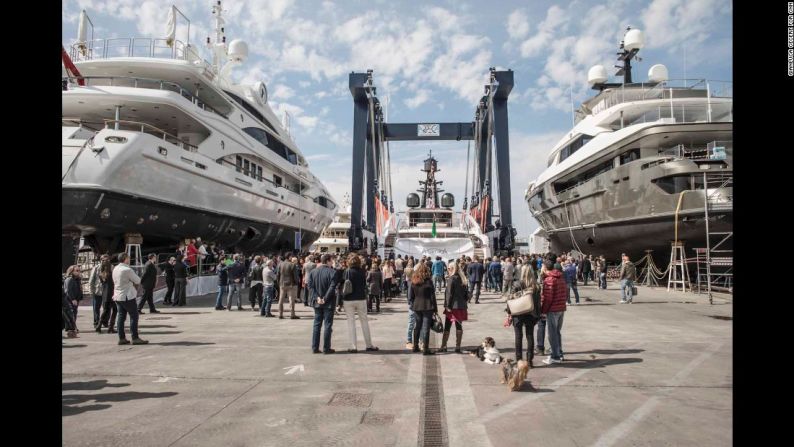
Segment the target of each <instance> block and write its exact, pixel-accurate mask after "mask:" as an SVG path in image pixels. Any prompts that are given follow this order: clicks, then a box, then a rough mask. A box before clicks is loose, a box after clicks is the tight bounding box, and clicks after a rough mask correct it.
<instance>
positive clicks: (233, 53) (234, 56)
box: [227, 39, 248, 62]
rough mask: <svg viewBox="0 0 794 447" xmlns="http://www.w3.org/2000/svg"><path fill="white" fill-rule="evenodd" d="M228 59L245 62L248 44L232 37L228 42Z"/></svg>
mask: <svg viewBox="0 0 794 447" xmlns="http://www.w3.org/2000/svg"><path fill="white" fill-rule="evenodd" d="M227 54H228V55H229V59H231V60H233V61H235V62H245V60H246V59H248V44H247V43H245V42H243V41H242V40H240V39H234V40H233V41H231V43H230V44H229V51H228V53H227Z"/></svg>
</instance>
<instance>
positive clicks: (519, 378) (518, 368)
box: [500, 359, 529, 391]
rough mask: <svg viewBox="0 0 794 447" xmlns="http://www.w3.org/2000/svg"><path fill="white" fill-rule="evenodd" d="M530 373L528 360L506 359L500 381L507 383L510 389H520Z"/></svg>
mask: <svg viewBox="0 0 794 447" xmlns="http://www.w3.org/2000/svg"><path fill="white" fill-rule="evenodd" d="M528 373H529V363H527V361H526V360H519V361H517V362H516V361H514V360H513V359H505V360H504V361H503V362H502V377H501V381H500V383H507V387H508V388H510V391H518V390H520V389H521V385H523V384H524V380H525V379H526V378H527V374H528Z"/></svg>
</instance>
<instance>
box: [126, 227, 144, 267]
mask: <svg viewBox="0 0 794 447" xmlns="http://www.w3.org/2000/svg"><path fill="white" fill-rule="evenodd" d="M124 242H125V243H126V245H127V249H126V250H125V251H126V253H127V256H129V261H130V268H132V269H133V271H135V273H137V274H138V275H140V274H141V273H142V271H143V255H142V254H141V244H142V243H143V237H142V236H141V235H140V234H139V233H126V234H124Z"/></svg>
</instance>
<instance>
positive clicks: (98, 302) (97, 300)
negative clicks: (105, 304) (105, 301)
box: [92, 295, 102, 329]
mask: <svg viewBox="0 0 794 447" xmlns="http://www.w3.org/2000/svg"><path fill="white" fill-rule="evenodd" d="M92 304H93V305H94V329H96V328H98V327H100V322H99V321H100V320H99V316H100V311H101V310H102V295H94V300H93V303H92Z"/></svg>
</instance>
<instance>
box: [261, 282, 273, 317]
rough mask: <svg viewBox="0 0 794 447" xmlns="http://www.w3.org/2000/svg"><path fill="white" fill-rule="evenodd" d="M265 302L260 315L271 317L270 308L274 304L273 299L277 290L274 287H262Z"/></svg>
mask: <svg viewBox="0 0 794 447" xmlns="http://www.w3.org/2000/svg"><path fill="white" fill-rule="evenodd" d="M262 293H263V295H264V302H263V303H262V305H260V306H259V315H270V306H271V305H272V304H273V297H274V296H275V294H276V289H275V288H274V287H273V286H262Z"/></svg>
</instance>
